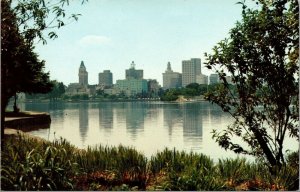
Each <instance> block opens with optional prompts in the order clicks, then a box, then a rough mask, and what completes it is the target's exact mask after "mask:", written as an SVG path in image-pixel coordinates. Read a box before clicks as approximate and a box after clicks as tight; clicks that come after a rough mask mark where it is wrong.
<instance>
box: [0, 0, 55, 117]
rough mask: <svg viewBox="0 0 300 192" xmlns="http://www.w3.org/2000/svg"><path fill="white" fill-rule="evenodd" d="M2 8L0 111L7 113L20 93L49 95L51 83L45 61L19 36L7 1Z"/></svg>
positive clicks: (2, 4) (14, 17)
mask: <svg viewBox="0 0 300 192" xmlns="http://www.w3.org/2000/svg"><path fill="white" fill-rule="evenodd" d="M1 7H2V9H1V22H2V23H1V55H2V60H1V102H2V104H1V108H2V111H5V107H6V106H7V103H8V100H9V98H10V97H12V96H14V95H15V94H16V93H17V92H27V93H37V92H39V93H46V92H48V91H50V90H51V87H52V84H51V83H50V80H49V73H44V71H43V69H44V67H45V62H44V61H40V60H39V59H38V56H37V54H35V53H34V52H33V51H32V50H33V46H32V45H31V44H29V43H27V42H26V41H25V39H24V38H23V37H22V36H21V35H20V33H19V31H18V27H17V25H16V16H15V14H14V13H13V12H12V10H11V8H10V6H9V4H8V2H7V1H1ZM2 114H4V113H2Z"/></svg>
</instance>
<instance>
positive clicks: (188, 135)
mask: <svg viewBox="0 0 300 192" xmlns="http://www.w3.org/2000/svg"><path fill="white" fill-rule="evenodd" d="M182 111H183V140H184V144H185V145H186V146H188V147H190V148H191V149H192V150H197V149H201V147H202V129H203V127H202V126H203V125H202V118H203V117H202V114H201V111H202V110H201V107H199V106H197V105H193V104H187V105H185V109H184V110H182Z"/></svg>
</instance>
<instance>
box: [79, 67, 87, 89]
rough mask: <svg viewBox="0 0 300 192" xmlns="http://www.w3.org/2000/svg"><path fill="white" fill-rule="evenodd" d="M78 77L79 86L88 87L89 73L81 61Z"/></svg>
mask: <svg viewBox="0 0 300 192" xmlns="http://www.w3.org/2000/svg"><path fill="white" fill-rule="evenodd" d="M78 77H79V85H82V86H88V72H87V71H86V68H85V66H84V63H83V61H81V64H80V67H79V72H78Z"/></svg>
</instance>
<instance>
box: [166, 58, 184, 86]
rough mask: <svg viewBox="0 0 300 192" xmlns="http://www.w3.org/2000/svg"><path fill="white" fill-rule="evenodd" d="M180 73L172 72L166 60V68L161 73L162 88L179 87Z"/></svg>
mask: <svg viewBox="0 0 300 192" xmlns="http://www.w3.org/2000/svg"><path fill="white" fill-rule="evenodd" d="M181 81H182V75H181V74H180V73H178V72H173V70H172V68H171V63H170V62H168V65H167V70H166V71H165V72H164V73H163V89H170V88H179V87H181Z"/></svg>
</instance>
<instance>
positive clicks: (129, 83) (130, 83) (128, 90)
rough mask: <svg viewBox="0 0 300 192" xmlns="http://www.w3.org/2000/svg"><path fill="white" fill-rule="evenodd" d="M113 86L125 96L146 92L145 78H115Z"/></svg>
mask: <svg viewBox="0 0 300 192" xmlns="http://www.w3.org/2000/svg"><path fill="white" fill-rule="evenodd" d="M115 87H116V88H117V89H119V90H120V91H121V92H123V93H124V94H125V95H127V96H133V95H136V94H138V93H147V92H148V84H147V80H145V79H124V80H117V83H116V85H115Z"/></svg>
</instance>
